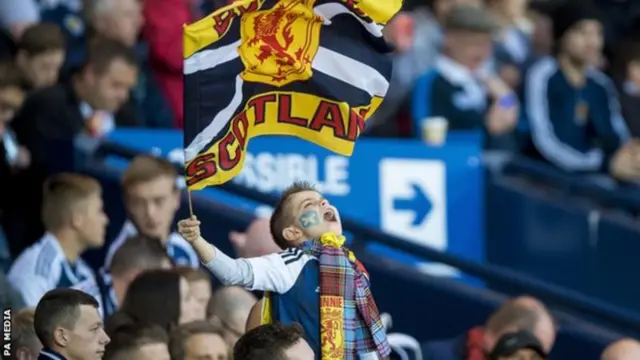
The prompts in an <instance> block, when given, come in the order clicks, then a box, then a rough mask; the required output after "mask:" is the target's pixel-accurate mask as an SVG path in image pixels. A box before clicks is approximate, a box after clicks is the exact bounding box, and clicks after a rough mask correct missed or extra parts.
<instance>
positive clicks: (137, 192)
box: [105, 155, 200, 268]
mask: <svg viewBox="0 0 640 360" xmlns="http://www.w3.org/2000/svg"><path fill="white" fill-rule="evenodd" d="M177 176H178V173H177V171H176V167H175V166H174V165H173V164H171V163H169V162H168V161H166V160H164V159H161V158H158V157H154V156H151V155H142V156H138V157H136V158H135V159H133V161H132V162H131V163H130V164H129V166H128V167H127V169H126V170H125V172H124V174H123V175H122V190H123V193H124V203H125V207H126V210H127V214H128V215H129V220H130V221H127V222H126V223H125V225H124V227H123V228H122V230H121V231H120V235H118V237H117V238H116V239H115V240H114V241H113V243H111V245H110V246H109V250H108V251H107V257H106V259H105V266H107V267H108V266H109V264H110V263H111V258H112V257H113V254H114V253H115V251H116V250H117V249H118V248H119V247H120V246H122V244H123V243H124V241H125V240H126V239H127V238H128V237H130V236H131V235H135V234H137V233H141V234H143V235H145V236H147V237H149V238H153V239H157V240H158V241H160V242H161V243H162V244H163V246H164V247H165V248H166V249H167V254H169V257H171V259H172V260H173V262H174V263H175V264H176V265H187V266H191V267H194V268H197V267H200V261H199V260H198V255H197V254H196V253H195V251H194V250H193V248H192V247H191V245H190V244H189V243H188V242H187V241H185V240H184V239H183V238H182V237H181V236H180V235H179V234H178V233H175V232H172V231H171V227H172V225H173V221H174V218H175V216H176V212H177V211H178V209H179V208H180V189H178V186H177V183H176V179H177Z"/></svg>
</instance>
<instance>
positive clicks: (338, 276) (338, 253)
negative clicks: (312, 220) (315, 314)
mask: <svg viewBox="0 0 640 360" xmlns="http://www.w3.org/2000/svg"><path fill="white" fill-rule="evenodd" d="M344 240H345V239H344V236H341V235H339V236H338V235H336V234H333V233H327V234H325V235H323V236H322V237H320V239H319V240H316V241H308V242H306V243H305V244H304V245H303V246H302V250H303V251H304V252H306V253H307V254H309V255H312V256H315V257H316V258H318V262H319V264H320V353H321V356H320V358H321V359H322V360H343V359H344V360H357V359H359V358H360V355H363V354H370V353H377V354H378V355H379V356H380V357H385V356H389V354H390V353H391V349H390V347H389V343H388V342H387V335H386V333H385V330H384V327H383V325H382V321H381V320H380V312H379V311H378V307H377V306H376V303H375V301H374V299H373V295H372V294H371V290H370V287H369V274H368V273H367V271H366V270H365V268H364V266H362V264H361V263H360V262H359V261H358V260H357V259H356V257H355V255H354V254H353V252H351V251H350V250H349V249H347V248H344V247H343V245H344Z"/></svg>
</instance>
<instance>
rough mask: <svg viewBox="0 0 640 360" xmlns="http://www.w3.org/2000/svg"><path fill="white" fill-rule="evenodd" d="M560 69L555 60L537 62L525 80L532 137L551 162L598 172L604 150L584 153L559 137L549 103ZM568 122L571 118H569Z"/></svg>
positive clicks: (577, 169) (542, 153) (578, 169)
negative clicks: (552, 84)
mask: <svg viewBox="0 0 640 360" xmlns="http://www.w3.org/2000/svg"><path fill="white" fill-rule="evenodd" d="M556 70H557V65H556V64H555V63H554V62H553V61H552V60H541V61H540V62H538V63H537V64H534V65H533V66H532V67H531V69H530V70H529V72H528V74H527V77H526V79H525V109H526V112H527V115H528V118H529V123H530V125H531V136H532V140H533V143H534V145H535V147H536V149H537V150H538V151H539V152H540V154H541V155H542V156H543V157H544V158H545V159H547V160H548V161H549V162H550V163H552V164H554V165H556V166H557V167H559V168H561V169H564V170H567V171H597V170H599V169H601V167H602V164H603V162H604V153H603V152H602V150H600V149H597V148H595V149H591V150H589V151H586V152H582V151H580V150H578V149H575V148H574V147H572V146H571V145H569V144H567V143H565V142H563V141H562V140H561V139H560V138H558V136H557V134H556V132H555V129H554V125H553V119H551V114H550V107H549V102H550V99H551V96H552V95H551V93H550V89H549V86H548V85H549V79H550V78H551V76H552V75H553V74H554V73H555V71H556ZM564 121H571V120H570V119H565V120H564Z"/></svg>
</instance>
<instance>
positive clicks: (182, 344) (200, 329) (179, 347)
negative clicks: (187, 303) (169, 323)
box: [169, 320, 224, 360]
mask: <svg viewBox="0 0 640 360" xmlns="http://www.w3.org/2000/svg"><path fill="white" fill-rule="evenodd" d="M201 334H213V335H218V336H220V338H221V339H224V334H223V332H222V328H221V327H220V326H218V325H216V324H213V323H211V322H209V321H206V320H197V321H193V322H190V323H187V324H183V325H180V326H179V327H178V328H177V329H176V330H174V331H173V332H172V333H171V336H170V337H169V352H170V353H171V359H173V360H184V359H185V355H186V350H187V349H186V348H187V341H189V338H191V337H192V336H194V335H201Z"/></svg>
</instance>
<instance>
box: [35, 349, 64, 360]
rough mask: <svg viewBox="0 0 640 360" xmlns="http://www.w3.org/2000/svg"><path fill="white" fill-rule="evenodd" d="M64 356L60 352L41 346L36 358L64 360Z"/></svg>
mask: <svg viewBox="0 0 640 360" xmlns="http://www.w3.org/2000/svg"><path fill="white" fill-rule="evenodd" d="M66 359H67V358H65V357H64V356H62V355H61V354H59V353H57V352H55V351H53V350H51V349H49V348H43V349H42V350H40V354H39V355H38V360H66Z"/></svg>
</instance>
